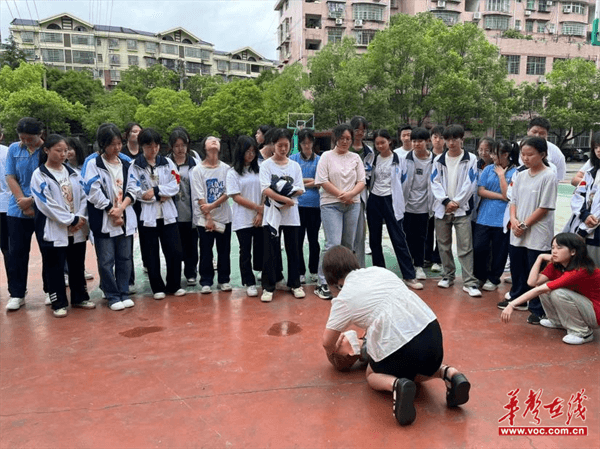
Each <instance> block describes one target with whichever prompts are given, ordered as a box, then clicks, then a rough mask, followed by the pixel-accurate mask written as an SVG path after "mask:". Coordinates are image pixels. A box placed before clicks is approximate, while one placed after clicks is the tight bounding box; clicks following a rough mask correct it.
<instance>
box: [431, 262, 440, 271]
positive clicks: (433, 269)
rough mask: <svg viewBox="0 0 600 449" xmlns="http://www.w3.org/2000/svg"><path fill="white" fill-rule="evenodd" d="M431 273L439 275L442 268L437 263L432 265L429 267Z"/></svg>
mask: <svg viewBox="0 0 600 449" xmlns="http://www.w3.org/2000/svg"><path fill="white" fill-rule="evenodd" d="M431 271H435V272H436V273H439V272H441V271H442V266H441V265H440V264H439V263H434V264H433V265H432V266H431Z"/></svg>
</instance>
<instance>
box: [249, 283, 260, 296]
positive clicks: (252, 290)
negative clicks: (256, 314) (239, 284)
mask: <svg viewBox="0 0 600 449" xmlns="http://www.w3.org/2000/svg"><path fill="white" fill-rule="evenodd" d="M246 294H247V295H248V296H258V290H257V289H256V285H250V286H249V287H248V288H247V289H246Z"/></svg>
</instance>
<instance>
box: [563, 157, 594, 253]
mask: <svg viewBox="0 0 600 449" xmlns="http://www.w3.org/2000/svg"><path fill="white" fill-rule="evenodd" d="M597 173H598V169H597V168H595V167H593V166H592V167H591V168H590V169H589V170H587V171H586V172H585V174H584V176H583V179H582V180H581V182H580V183H579V185H578V186H577V188H576V189H575V192H574V193H573V197H572V198H571V211H572V212H573V215H572V216H571V219H570V220H569V221H568V223H567V225H566V226H565V229H564V232H574V233H576V234H579V235H580V236H582V237H583V238H584V239H585V243H586V245H590V246H600V227H596V228H590V227H588V226H587V225H586V224H585V220H587V218H588V217H589V216H590V215H594V216H595V217H598V218H600V185H598V184H596V182H595V181H596V175H597Z"/></svg>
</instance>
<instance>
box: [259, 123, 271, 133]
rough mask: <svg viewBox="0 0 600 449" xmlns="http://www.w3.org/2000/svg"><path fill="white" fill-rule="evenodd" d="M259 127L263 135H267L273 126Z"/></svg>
mask: <svg viewBox="0 0 600 449" xmlns="http://www.w3.org/2000/svg"><path fill="white" fill-rule="evenodd" d="M258 129H259V130H260V132H261V133H263V135H265V134H267V132H268V131H269V130H270V129H271V126H270V125H260V126H259V127H258Z"/></svg>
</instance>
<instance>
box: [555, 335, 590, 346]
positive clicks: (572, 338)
mask: <svg viewBox="0 0 600 449" xmlns="http://www.w3.org/2000/svg"><path fill="white" fill-rule="evenodd" d="M593 339H594V334H590V335H588V336H587V337H580V336H578V335H573V334H567V335H565V336H564V337H563V339H562V340H563V341H564V342H565V343H566V344H568V345H582V344H584V343H589V342H590V341H592V340H593Z"/></svg>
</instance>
